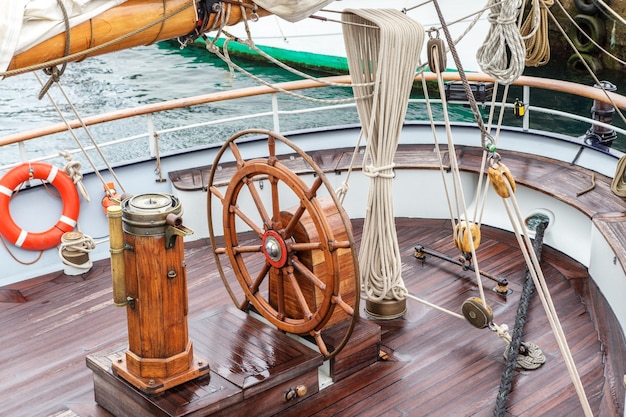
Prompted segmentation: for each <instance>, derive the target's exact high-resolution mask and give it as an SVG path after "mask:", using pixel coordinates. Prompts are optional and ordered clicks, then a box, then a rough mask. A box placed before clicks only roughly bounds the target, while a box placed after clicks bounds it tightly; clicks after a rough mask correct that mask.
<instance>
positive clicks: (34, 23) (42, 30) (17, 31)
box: [0, 0, 126, 71]
mask: <svg viewBox="0 0 626 417" xmlns="http://www.w3.org/2000/svg"><path fill="white" fill-rule="evenodd" d="M61 1H62V4H63V7H64V8H65V10H66V13H67V16H68V18H69V24H70V27H74V26H76V25H79V24H81V23H83V22H85V21H87V20H89V19H91V18H92V17H94V16H97V15H99V14H100V13H103V12H105V11H107V10H108V9H110V8H112V7H115V6H117V5H119V4H121V3H124V2H125V1H126V0H61ZM64 31H65V18H64V15H63V11H62V9H61V7H60V6H59V3H58V1H57V0H12V1H2V2H0V71H5V70H6V69H7V68H8V66H9V64H10V63H11V59H12V58H13V56H14V55H15V54H19V53H21V52H24V51H26V50H28V49H30V48H32V47H33V46H35V45H37V44H39V43H41V42H43V41H45V40H47V39H50V38H51V37H53V36H55V35H58V34H59V33H62V32H64Z"/></svg>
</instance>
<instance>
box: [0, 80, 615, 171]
mask: <svg viewBox="0 0 626 417" xmlns="http://www.w3.org/2000/svg"><path fill="white" fill-rule="evenodd" d="M467 76H468V79H469V80H470V81H475V82H490V81H491V79H490V78H489V77H487V76H486V75H484V74H479V73H469V74H467ZM434 77H435V75H434V74H431V73H427V74H426V79H427V80H428V81H432V80H434ZM444 78H445V79H446V80H458V79H459V75H458V73H445V74H444ZM325 80H327V81H330V82H333V83H343V84H348V83H349V82H350V79H349V77H348V76H339V77H329V78H326V79H325ZM515 84H517V85H522V86H523V101H524V102H526V103H528V102H530V94H531V89H536V88H540V89H545V90H551V91H555V92H561V93H567V94H573V95H576V96H578V97H584V98H588V99H592V100H599V101H602V102H609V99H608V97H611V99H612V100H613V102H614V103H615V104H616V105H617V106H618V107H620V108H626V97H624V96H621V95H618V94H615V93H607V94H605V93H604V92H603V91H602V90H600V89H598V88H594V87H591V86H582V85H579V84H575V83H570V82H566V81H556V80H547V79H543V78H536V77H526V76H522V77H520V78H519V79H518V80H517V81H516V83H515ZM320 87H324V85H323V84H321V83H319V82H315V81H311V80H300V81H292V82H286V83H281V84H280V88H281V89H284V90H289V91H293V90H304V89H311V88H320ZM268 94H269V95H272V101H271V106H268V110H267V111H260V112H257V113H254V114H242V115H238V116H234V117H226V118H219V119H211V120H207V121H204V122H199V123H190V124H181V125H180V126H175V127H171V128H166V129H160V130H159V129H155V128H154V123H153V115H154V114H156V113H160V112H165V111H170V110H175V109H181V108H187V107H193V106H199V105H203V104H207V103H216V102H224V101H230V100H240V99H244V98H246V97H251V96H259V95H268ZM276 96H277V93H276V90H274V89H272V88H270V87H266V86H258V87H249V88H242V89H236V90H231V91H228V92H220V93H212V94H206V95H199V96H195V97H189V98H184V99H176V100H169V101H165V102H160V103H154V104H147V105H143V106H138V107H134V108H130V109H124V110H119V111H114V112H108V113H103V114H100V115H95V116H90V117H86V118H84V119H83V123H84V124H85V125H86V126H95V125H101V124H105V123H109V122H113V121H118V120H123V119H131V118H132V119H133V124H134V125H135V126H136V125H139V124H141V125H143V126H145V129H141V130H142V131H143V133H139V134H136V135H130V136H127V137H124V138H118V139H114V140H110V141H105V142H102V143H98V147H100V148H103V149H104V148H108V147H113V146H119V145H120V144H126V143H130V142H133V143H134V142H137V141H146V140H148V148H147V149H146V152H145V153H143V155H149V156H150V157H158V156H159V155H162V152H163V150H162V149H161V144H160V143H159V141H160V140H159V138H160V137H162V136H164V135H168V134H172V133H177V132H185V131H190V130H192V129H202V128H208V127H211V126H216V125H223V124H224V123H233V122H238V121H244V120H250V119H256V120H259V119H262V118H270V117H271V125H272V128H273V130H274V131H277V132H280V131H281V128H280V121H281V120H284V118H285V117H288V116H293V115H300V114H309V113H312V112H335V111H337V110H338V109H354V108H355V106H354V104H340V105H324V106H319V105H317V106H314V107H309V108H304V109H291V110H286V109H281V108H279V104H278V100H277V99H276ZM431 102H434V103H437V102H440V100H432V99H431ZM424 103H425V100H424V99H412V100H410V104H409V105H410V106H424ZM489 104H490V103H489V102H487V103H485V105H489ZM495 105H497V106H499V105H500V103H499V102H496V103H495ZM505 106H506V107H507V108H512V107H513V104H511V103H506V104H505ZM531 113H544V114H548V115H550V116H551V117H556V116H558V117H562V118H564V119H569V120H576V121H579V122H583V123H588V124H589V126H591V124H596V125H599V126H602V127H605V128H610V129H613V130H614V131H615V132H617V133H618V134H619V135H621V137H626V130H624V129H622V128H619V127H616V126H611V125H608V124H605V123H601V122H598V121H595V120H592V119H591V118H590V117H585V116H580V115H576V114H572V113H568V112H565V111H560V110H555V109H549V108H543V107H538V106H528V107H527V109H526V112H525V115H524V118H523V120H522V121H521V128H522V129H525V130H528V129H529V128H530V117H531ZM141 117H143V118H144V120H140V118H141ZM354 120H355V122H358V117H357V116H356V111H354ZM69 126H70V127H71V128H72V129H80V128H81V124H80V122H79V121H77V120H74V121H71V122H69ZM67 130H68V128H67V126H66V124H64V123H59V124H54V125H50V126H46V127H43V128H39V129H33V130H30V131H27V132H21V133H16V134H12V135H8V136H5V137H1V138H0V147H2V146H7V145H11V144H18V146H20V147H21V148H20V158H21V160H20V161H15V162H12V163H9V164H5V165H2V166H0V171H1V170H5V169H9V168H11V167H12V166H15V165H17V164H19V163H21V162H25V161H29V160H30V161H35V160H38V161H39V160H51V159H55V158H58V157H59V155H58V154H53V155H44V156H38V157H36V158H32V157H30V156H29V155H28V154H27V152H26V150H25V149H24V143H25V142H27V141H30V140H34V139H41V138H44V139H43V140H45V138H46V137H50V136H51V135H54V134H57V133H61V132H64V131H67ZM583 134H584V132H580V133H579V135H583ZM618 137H620V136H618ZM142 146H145V145H142ZM94 148H95V147H94V146H84V147H83V149H84V150H86V151H88V152H89V151H92V150H94ZM69 152H70V153H71V154H78V153H80V152H82V150H80V149H74V150H70V151H69ZM118 162H122V161H118Z"/></svg>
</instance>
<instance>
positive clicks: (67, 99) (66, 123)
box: [34, 73, 126, 192]
mask: <svg viewBox="0 0 626 417" xmlns="http://www.w3.org/2000/svg"><path fill="white" fill-rule="evenodd" d="M34 74H35V77H36V78H37V81H39V83H40V84H41V85H42V86H43V81H42V80H41V78H39V76H38V75H37V73H34ZM56 85H57V87H58V88H59V91H60V92H61V93H62V94H63V97H65V100H66V101H67V103H68V104H69V106H70V108H71V109H72V111H73V113H74V115H75V116H76V118H77V119H78V121H79V122H80V124H81V126H82V128H83V130H84V131H85V132H86V133H87V136H88V137H89V139H90V140H91V143H92V145H93V146H94V148H95V149H96V151H97V152H98V154H99V155H100V157H101V158H102V160H103V161H104V163H105V165H106V167H107V169H108V170H109V172H110V174H111V175H112V176H113V178H115V181H116V182H117V184H118V185H119V186H120V189H121V190H122V191H123V192H125V191H126V190H125V189H124V186H123V185H122V183H121V182H120V180H119V178H118V177H117V174H116V173H115V171H114V170H113V167H112V166H111V165H110V164H109V162H108V159H107V158H106V156H105V155H104V154H103V153H102V150H101V149H100V146H99V145H98V143H97V142H96V140H95V138H94V137H93V135H92V134H91V131H90V130H89V129H88V128H87V125H86V124H85V122H84V120H83V119H82V118H81V117H80V114H79V113H78V110H77V109H76V107H74V105H73V104H72V101H71V100H70V98H69V96H68V95H67V94H66V92H65V90H64V89H63V86H62V85H61V83H60V81H58V80H57V81H56ZM46 95H47V96H48V98H49V99H50V102H51V103H52V105H53V107H54V108H55V110H56V111H57V113H58V114H59V117H61V120H63V122H64V123H65V126H66V128H67V131H68V132H69V133H70V134H71V135H72V137H73V138H74V141H75V142H76V144H77V145H78V147H79V148H80V150H81V151H82V153H83V155H84V156H85V158H86V159H87V161H89V164H90V165H91V167H92V169H93V170H94V173H95V174H96V176H97V177H98V178H99V179H100V182H101V183H102V185H104V186H105V189H106V188H107V182H106V181H105V180H104V178H103V177H102V175H101V174H100V171H99V170H98V168H97V167H96V164H95V163H94V162H93V160H92V159H91V157H90V156H89V154H88V153H87V150H86V149H85V147H84V146H83V144H82V143H81V142H80V140H79V139H78V136H76V133H75V132H74V129H73V128H72V126H71V125H70V122H69V121H68V120H67V118H66V117H65V116H64V115H63V112H62V111H61V109H60V108H59V106H58V105H57V103H56V101H55V100H54V98H53V97H52V95H51V94H50V92H46Z"/></svg>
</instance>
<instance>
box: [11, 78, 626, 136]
mask: <svg viewBox="0 0 626 417" xmlns="http://www.w3.org/2000/svg"><path fill="white" fill-rule="evenodd" d="M466 75H467V78H468V80H469V81H478V82H493V79H492V78H490V77H489V76H488V75H486V74H482V73H467V74H466ZM424 76H425V77H426V80H427V81H433V80H435V79H436V75H435V74H433V73H425V74H424ZM420 77H421V76H420V75H418V76H417V77H416V80H420V79H421V78H420ZM443 77H444V79H445V80H447V81H459V80H460V77H459V74H458V73H456V72H446V73H444V74H443ZM321 80H322V82H319V81H314V80H298V81H289V82H285V83H279V84H277V86H279V87H280V88H282V89H284V90H288V91H292V90H303V89H309V88H319V87H323V86H324V85H325V84H323V82H332V83H339V84H349V83H350V76H348V75H341V76H335V77H326V78H322V79H321ZM514 84H515V85H526V86H530V87H534V88H542V89H546V90H551V91H558V92H563V93H568V94H574V95H577V96H580V97H585V98H589V99H592V100H599V101H602V102H606V103H609V102H610V101H609V99H608V98H607V95H606V94H608V96H609V97H611V99H612V100H613V101H614V103H615V104H616V105H617V106H618V107H619V108H622V109H626V97H624V96H622V95H619V94H616V93H611V92H608V93H606V94H605V93H604V92H603V91H602V90H601V89H598V88H595V87H592V86H584V85H580V84H576V83H572V82H569V81H561V80H552V79H547V78H538V77H529V76H521V77H520V78H518V79H517V80H516V81H515V82H514ZM275 92H276V90H275V89H273V88H271V87H267V86H256V87H246V88H239V89H234V90H229V91H222V92H217V93H210V94H203V95H198V96H193V97H187V98H181V99H174V100H168V101H164V102H159V103H152V104H146V105H142V106H137V107H134V108H130V109H124V110H117V111H113V112H108V113H102V114H99V115H95V116H90V117H86V118H84V119H83V121H84V123H85V124H86V125H87V126H91V125H96V124H100V123H104V122H109V121H114V120H120V119H126V118H130V117H135V116H141V115H145V114H149V113H158V112H161V111H165V110H173V109H178V108H184V107H189V106H197V105H200V104H206V103H213V102H218V101H225V100H233V99H237V98H243V97H252V96H258V95H263V94H271V93H275ZM69 124H70V126H71V127H72V128H78V127H80V123H79V121H78V120H73V121H70V122H69ZM66 130H67V127H66V125H65V124H64V123H57V124H54V125H50V126H46V127H42V128H38V129H33V130H29V131H27V132H20V133H15V134H12V135H8V136H4V137H1V138H0V146H5V145H9V144H13V143H18V142H22V141H26V140H29V139H34V138H37V137H41V136H47V135H51V134H54V133H59V132H63V131H66Z"/></svg>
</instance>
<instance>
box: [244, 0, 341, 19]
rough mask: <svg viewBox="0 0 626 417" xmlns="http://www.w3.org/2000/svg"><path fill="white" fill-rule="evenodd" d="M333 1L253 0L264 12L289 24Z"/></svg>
mask: <svg viewBox="0 0 626 417" xmlns="http://www.w3.org/2000/svg"><path fill="white" fill-rule="evenodd" d="M333 1H334V0H278V1H277V0H255V3H256V4H258V5H259V6H261V7H262V8H264V9H265V10H267V11H269V12H271V13H273V14H275V15H276V16H279V17H282V18H283V19H285V20H288V21H289V22H297V21H298V20H302V19H305V18H307V17H309V16H310V15H311V14H313V13H315V12H316V11H318V10H319V9H321V8H322V7H324V6H326V5H327V4H330V3H332V2H333Z"/></svg>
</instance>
